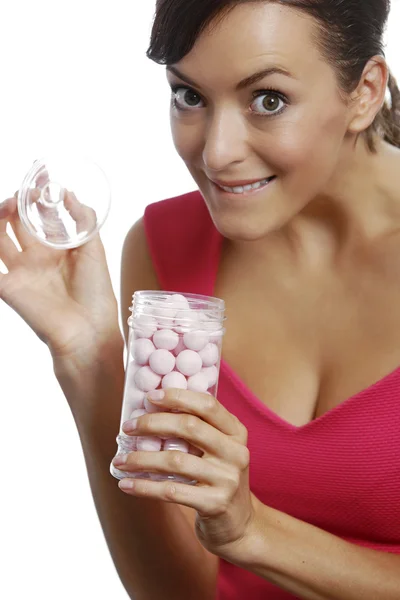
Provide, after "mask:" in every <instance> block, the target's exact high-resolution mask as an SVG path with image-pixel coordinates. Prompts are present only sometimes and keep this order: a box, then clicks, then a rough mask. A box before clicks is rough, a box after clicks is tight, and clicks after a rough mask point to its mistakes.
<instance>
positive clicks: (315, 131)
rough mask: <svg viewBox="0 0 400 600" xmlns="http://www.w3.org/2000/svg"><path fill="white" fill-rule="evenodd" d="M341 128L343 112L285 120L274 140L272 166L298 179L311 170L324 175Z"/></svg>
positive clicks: (333, 160) (334, 159)
mask: <svg viewBox="0 0 400 600" xmlns="http://www.w3.org/2000/svg"><path fill="white" fill-rule="evenodd" d="M345 132H346V127H345V123H344V119H343V115H342V114H340V113H338V112H337V113H335V114H332V113H330V114H322V115H321V114H320V115H319V117H318V118H312V119H307V120H306V119H303V120H302V121H301V122H298V123H295V124H294V123H292V124H288V126H287V127H285V128H282V129H281V130H280V132H279V136H277V139H276V140H275V143H274V155H275V164H276V167H277V168H278V169H279V170H280V171H281V172H282V174H286V173H287V174H290V173H292V174H293V175H295V174H296V177H300V178H302V179H303V178H305V177H307V176H309V175H310V174H311V173H313V176H315V175H316V173H318V177H319V178H323V177H325V176H327V175H328V174H329V173H330V172H331V171H332V169H333V167H334V165H335V164H336V162H337V159H338V154H339V151H340V148H341V145H342V143H343V140H344V136H345ZM271 158H272V157H271Z"/></svg>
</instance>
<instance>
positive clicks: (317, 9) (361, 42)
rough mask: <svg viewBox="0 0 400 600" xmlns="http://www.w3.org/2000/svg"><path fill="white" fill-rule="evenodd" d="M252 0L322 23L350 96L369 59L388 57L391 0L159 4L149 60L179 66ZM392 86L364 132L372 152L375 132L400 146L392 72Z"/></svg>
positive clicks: (321, 40)
mask: <svg viewBox="0 0 400 600" xmlns="http://www.w3.org/2000/svg"><path fill="white" fill-rule="evenodd" d="M249 1H250V2H251V1H253V2H260V1H261V2H273V3H276V4H282V5H285V6H290V7H293V8H295V9H298V10H301V11H304V12H306V13H307V14H309V15H310V16H312V17H313V18H314V19H315V20H316V22H317V25H318V36H317V38H316V39H317V44H318V47H319V49H320V51H321V53H322V55H323V56H324V57H325V59H326V60H327V62H328V63H329V64H330V65H331V66H332V68H333V69H334V70H335V72H336V74H337V78H338V83H339V87H340V88H341V90H342V91H343V92H344V93H345V94H349V93H350V92H352V91H354V90H355V89H356V87H357V85H358V83H359V81H360V78H361V75H362V72H363V70H364V67H365V65H366V64H367V62H368V60H370V59H371V58H372V57H373V56H376V55H381V56H385V53H384V49H383V48H384V45H383V35H384V32H385V27H386V24H387V19H388V16H389V12H390V0H157V5H156V14H155V18H154V23H153V29H152V33H151V40H150V46H149V49H148V50H147V56H148V58H150V59H151V60H153V61H154V62H156V63H158V64H164V65H172V64H174V63H177V62H179V61H180V60H181V59H182V58H183V57H184V56H186V54H188V53H189V52H190V50H191V49H192V48H193V46H194V44H195V42H196V39H197V38H198V36H199V35H200V34H201V33H202V32H203V31H204V30H205V29H206V27H207V26H208V25H210V24H211V23H212V22H213V21H214V20H216V18H217V17H218V19H217V20H219V17H220V18H221V19H222V18H223V17H224V16H225V15H226V14H227V13H228V12H229V11H230V10H232V9H233V8H235V6H237V5H238V4H243V3H244V2H249ZM388 88H389V91H390V96H391V102H388V100H387V99H386V100H385V104H384V106H383V108H382V110H381V111H380V112H379V113H378V114H377V116H376V118H375V120H374V122H373V123H372V124H371V125H370V127H369V128H368V129H367V130H366V132H365V136H366V141H367V144H368V147H369V149H370V150H371V151H372V152H375V151H376V148H375V145H374V133H375V132H377V133H378V134H379V135H380V136H381V137H382V138H383V139H384V140H386V141H387V142H389V143H390V144H392V145H394V146H397V147H399V148H400V91H399V88H398V86H397V83H396V80H395V78H394V77H393V75H392V74H391V73H390V74H389V81H388Z"/></svg>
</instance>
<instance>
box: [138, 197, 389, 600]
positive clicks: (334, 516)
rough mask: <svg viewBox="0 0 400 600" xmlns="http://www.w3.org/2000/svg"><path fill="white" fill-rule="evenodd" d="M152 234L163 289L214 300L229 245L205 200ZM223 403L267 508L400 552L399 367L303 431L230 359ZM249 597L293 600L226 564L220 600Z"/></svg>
mask: <svg viewBox="0 0 400 600" xmlns="http://www.w3.org/2000/svg"><path fill="white" fill-rule="evenodd" d="M145 228H146V235H147V241H148V244H149V248H150V252H151V256H152V260H153V264H154V267H155V270H156V273H157V276H158V280H159V283H160V286H161V288H162V289H164V290H166V291H176V292H191V293H198V294H204V295H210V296H212V295H213V290H214V282H215V278H216V273H217V269H218V264H219V256H220V251H221V241H222V236H221V234H220V233H219V232H218V231H217V229H216V228H215V226H214V224H213V222H212V220H211V217H210V215H209V212H208V209H207V207H206V205H205V203H204V200H203V198H202V196H201V195H200V192H198V191H197V192H192V193H189V194H185V195H183V196H179V197H177V198H171V199H169V200H164V201H162V202H157V203H154V204H151V205H150V206H148V207H147V209H146V211H145ZM228 316H229V315H228ZM227 327H229V322H228V323H227ZM218 399H219V401H220V402H221V403H222V404H223V405H224V406H225V407H226V408H227V410H229V411H230V412H231V413H233V414H234V415H236V416H237V417H238V418H239V419H240V421H241V422H242V423H243V424H244V425H245V426H246V427H247V429H248V433H249V438H248V447H249V450H250V453H251V464H250V484H251V490H252V492H253V493H254V494H255V495H256V496H257V498H259V499H260V500H261V502H263V503H264V504H266V505H268V506H271V507H273V508H275V509H277V510H280V511H282V512H284V513H287V514H289V515H292V516H293V517H296V518H297V519H301V520H302V521H306V522H307V523H311V524H313V525H315V526H317V527H319V528H321V529H324V530H325V531H328V532H330V533H332V534H334V535H336V536H339V537H341V538H343V539H345V540H347V541H349V542H352V543H354V544H358V545H361V546H367V547H369V548H373V549H376V550H381V551H384V552H394V553H400V518H399V507H400V367H399V368H397V369H396V370H395V371H393V372H392V373H390V374H389V375H387V376H386V377H384V378H383V379H381V380H380V381H378V382H377V383H375V384H373V385H371V386H370V387H368V388H366V389H365V390H362V391H361V392H359V393H358V394H355V395H354V396H352V397H351V398H347V399H346V400H344V401H343V402H342V403H341V404H340V405H339V406H336V407H335V408H333V409H332V410H330V411H328V412H327V413H325V414H324V415H322V416H320V417H319V418H317V419H315V420H314V421H312V422H310V423H308V424H306V425H303V426H301V427H296V426H294V425H291V424H289V423H288V422H287V421H285V420H284V419H282V418H281V417H279V416H278V415H276V414H275V413H274V412H272V411H271V410H270V409H269V408H268V407H267V406H265V405H264V404H263V403H262V402H261V401H260V400H259V399H258V398H257V397H256V396H255V395H254V394H253V393H252V392H251V391H250V390H249V389H248V388H247V387H246V385H245V384H244V383H243V382H242V381H241V380H240V378H239V377H238V375H237V374H236V373H235V372H234V371H233V370H232V369H231V368H230V366H229V364H227V363H226V362H225V361H224V360H222V361H221V373H220V380H219V389H218ZM243 598H249V599H251V600H289V599H293V598H294V596H293V595H292V594H289V593H288V592H285V591H283V590H281V589H279V588H277V587H276V586H274V585H272V584H270V583H268V582H267V581H265V580H263V579H262V578H260V577H257V576H256V575H254V574H253V573H250V572H247V571H245V570H243V569H240V568H238V567H236V566H233V565H231V564H230V563H227V562H225V561H223V560H222V561H221V563H220V572H219V578H218V599H219V600H234V599H235V600H238V599H240V600H243Z"/></svg>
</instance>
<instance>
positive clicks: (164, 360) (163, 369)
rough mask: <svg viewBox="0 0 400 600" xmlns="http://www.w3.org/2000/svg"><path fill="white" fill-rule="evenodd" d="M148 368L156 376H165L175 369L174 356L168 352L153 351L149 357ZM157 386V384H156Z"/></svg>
mask: <svg viewBox="0 0 400 600" xmlns="http://www.w3.org/2000/svg"><path fill="white" fill-rule="evenodd" d="M149 364H150V368H151V369H152V370H153V371H154V373H157V375H167V373H171V371H172V370H173V368H174V367H175V356H174V355H173V354H171V352H169V351H168V350H164V349H160V350H155V351H154V352H153V353H152V354H150V357H149ZM157 385H158V384H157Z"/></svg>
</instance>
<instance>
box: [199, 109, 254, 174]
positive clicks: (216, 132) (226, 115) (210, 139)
mask: <svg viewBox="0 0 400 600" xmlns="http://www.w3.org/2000/svg"><path fill="white" fill-rule="evenodd" d="M247 155H248V142H247V128H246V123H245V121H244V119H243V118H242V116H241V115H240V114H238V111H237V110H235V111H233V110H229V109H224V110H220V111H218V112H215V113H214V114H213V115H211V116H210V121H209V123H208V126H207V129H206V134H205V142H204V148H203V162H204V165H205V167H206V168H207V169H208V170H209V171H210V172H218V171H223V170H226V169H227V167H229V166H231V165H234V164H236V163H241V162H243V161H244V160H245V159H246V156H247Z"/></svg>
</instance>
